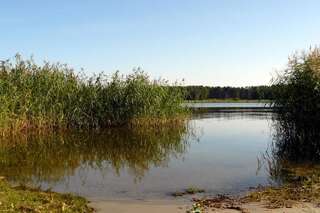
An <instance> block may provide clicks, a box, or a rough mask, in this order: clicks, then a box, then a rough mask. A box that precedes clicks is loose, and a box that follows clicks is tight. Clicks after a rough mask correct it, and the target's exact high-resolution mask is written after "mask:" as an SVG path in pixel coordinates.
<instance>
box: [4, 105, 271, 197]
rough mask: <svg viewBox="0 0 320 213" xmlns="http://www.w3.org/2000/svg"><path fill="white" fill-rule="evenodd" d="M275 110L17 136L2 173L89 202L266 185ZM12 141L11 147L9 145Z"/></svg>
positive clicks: (7, 148)
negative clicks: (262, 164) (265, 158)
mask: <svg viewBox="0 0 320 213" xmlns="http://www.w3.org/2000/svg"><path fill="white" fill-rule="evenodd" d="M271 118H272V112H265V111H261V112H259V111H254V112H248V111H246V112H232V113H226V112H209V111H208V112H202V113H195V114H194V115H193V117H192V119H191V121H189V122H188V123H186V124H184V125H181V126H177V127H175V128H164V129H160V130H159V129H143V130H141V129H140V130H139V129H135V130H133V129H131V130H129V129H121V128H120V129H109V130H108V131H104V132H100V133H85V132H82V133H81V132H80V133H68V134H47V135H42V136H41V135H27V136H15V137H12V138H8V139H7V140H6V141H3V143H2V144H1V147H0V175H4V176H6V177H8V179H9V180H10V181H11V182H13V183H24V184H29V185H33V186H39V187H41V188H42V189H48V188H50V189H52V190H53V191H57V192H72V193H75V194H78V195H81V196H84V197H86V198H89V199H93V200H106V199H167V198H171V196H170V193H172V192H175V191H181V190H183V189H186V188H188V187H198V188H202V189H205V190H206V193H205V194H207V195H216V194H221V193H223V194H226V193H227V194H241V193H243V192H245V191H246V190H248V189H249V187H254V186H257V185H259V184H261V185H267V184H270V183H271V182H270V181H271V179H270V177H269V175H268V173H267V172H266V170H265V169H260V170H258V171H257V169H258V166H259V165H258V160H257V159H258V158H259V156H261V154H262V153H264V152H265V151H266V150H267V148H268V146H269V145H270V143H271V141H272V134H271V127H272V125H271V123H272V121H271ZM13 144H16V145H13Z"/></svg>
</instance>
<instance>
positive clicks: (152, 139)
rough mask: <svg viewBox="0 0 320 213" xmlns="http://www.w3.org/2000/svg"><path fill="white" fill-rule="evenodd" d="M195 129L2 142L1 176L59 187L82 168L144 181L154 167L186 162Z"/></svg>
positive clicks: (20, 137) (25, 137)
mask: <svg viewBox="0 0 320 213" xmlns="http://www.w3.org/2000/svg"><path fill="white" fill-rule="evenodd" d="M191 134H192V131H190V125H187V124H183V125H177V126H176V127H175V128H174V129H173V128H162V129H158V130H157V129H151V130H132V129H131V130H129V129H112V130H109V131H104V132H102V133H99V134H98V133H95V134H94V133H68V134H61V133H60V134H46V135H39V134H29V135H17V136H12V137H10V138H6V139H2V141H1V147H0V175H4V176H7V177H8V178H9V179H10V180H11V181H17V182H29V181H31V180H32V182H39V183H40V182H42V181H47V182H58V181H60V180H61V179H62V178H64V177H68V176H72V175H73V174H74V172H75V170H76V169H77V168H83V169H88V167H89V168H92V169H99V170H101V171H103V172H106V171H108V170H112V171H111V172H112V173H116V174H118V175H119V174H120V170H121V169H123V168H129V170H130V172H131V173H132V174H133V176H134V177H135V178H136V180H139V179H140V178H141V177H143V175H144V173H145V172H146V171H148V169H149V168H150V167H160V166H165V165H166V162H167V161H168V160H169V159H170V158H173V157H179V156H182V155H183V154H184V153H185V152H186V150H187V148H188V145H189V144H188V143H189V142H190V140H188V138H189V139H190V136H191Z"/></svg>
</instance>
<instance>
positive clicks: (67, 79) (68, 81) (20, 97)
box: [0, 55, 188, 134]
mask: <svg viewBox="0 0 320 213" xmlns="http://www.w3.org/2000/svg"><path fill="white" fill-rule="evenodd" d="M182 102H183V94H182V91H181V90H180V89H179V88H178V87H170V85H169V84H168V82H167V81H165V80H162V79H160V80H152V79H150V78H149V76H148V75H147V74H146V73H145V72H143V71H142V70H141V69H136V70H133V72H132V74H129V75H126V76H124V75H120V74H119V72H115V73H114V74H112V75H110V76H107V75H105V74H103V73H101V74H99V75H95V76H93V77H90V78H89V77H87V76H86V75H84V74H83V73H78V72H75V71H74V70H73V69H71V68H69V67H68V66H67V65H64V64H60V63H56V64H52V63H45V64H44V65H37V64H36V63H35V62H34V61H33V60H32V59H30V60H24V59H22V58H21V57H20V56H19V55H17V56H16V57H15V59H14V60H13V61H6V62H4V63H3V64H2V66H1V67H0V129H1V131H0V132H1V134H6V132H16V131H23V130H29V129H36V130H57V129H70V128H72V129H73V128H76V129H101V128H107V127H111V126H124V125H128V126H135V125H143V126H145V125H150V124H152V126H158V125H164V124H170V123H171V124H174V123H175V122H179V121H180V120H183V119H185V118H186V115H187V114H188V112H187V109H186V108H184V107H183V106H182V104H181V103H182Z"/></svg>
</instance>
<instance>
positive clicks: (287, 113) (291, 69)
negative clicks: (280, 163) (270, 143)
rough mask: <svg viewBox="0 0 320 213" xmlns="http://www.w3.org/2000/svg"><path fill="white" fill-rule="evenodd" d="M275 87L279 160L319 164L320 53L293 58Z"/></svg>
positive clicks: (303, 53)
mask: <svg viewBox="0 0 320 213" xmlns="http://www.w3.org/2000/svg"><path fill="white" fill-rule="evenodd" d="M273 85H274V88H275V90H274V100H273V104H274V106H276V108H275V109H276V112H277V114H276V115H277V117H276V120H277V123H276V125H275V130H276V133H275V143H274V152H275V154H276V156H277V157H278V158H279V160H287V161H291V162H292V161H293V162H304V161H312V162H319V161H320V143H319V138H320V49H319V48H317V47H316V48H312V49H310V50H309V51H308V52H302V53H297V54H295V55H293V56H292V57H291V58H290V60H289V63H288V67H287V69H285V70H284V71H283V72H282V73H280V75H279V76H277V78H276V79H275V80H274V83H273Z"/></svg>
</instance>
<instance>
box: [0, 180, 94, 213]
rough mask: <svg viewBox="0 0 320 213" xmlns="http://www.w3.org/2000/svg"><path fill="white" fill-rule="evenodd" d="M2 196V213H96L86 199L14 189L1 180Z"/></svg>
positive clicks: (33, 190) (0, 207)
mask: <svg viewBox="0 0 320 213" xmlns="http://www.w3.org/2000/svg"><path fill="white" fill-rule="evenodd" d="M0 194H1V196H0V211H1V212H57V213H58V212H70V213H71V212H83V213H85V212H94V210H93V209H92V208H90V207H88V205H87V204H88V201H86V200H85V199H84V198H81V197H77V196H73V195H70V194H58V193H55V192H50V191H47V192H42V191H40V190H38V189H33V188H28V187H25V186H18V187H14V188H13V187H11V186H10V185H9V184H8V183H7V182H6V181H5V180H1V179H0Z"/></svg>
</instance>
